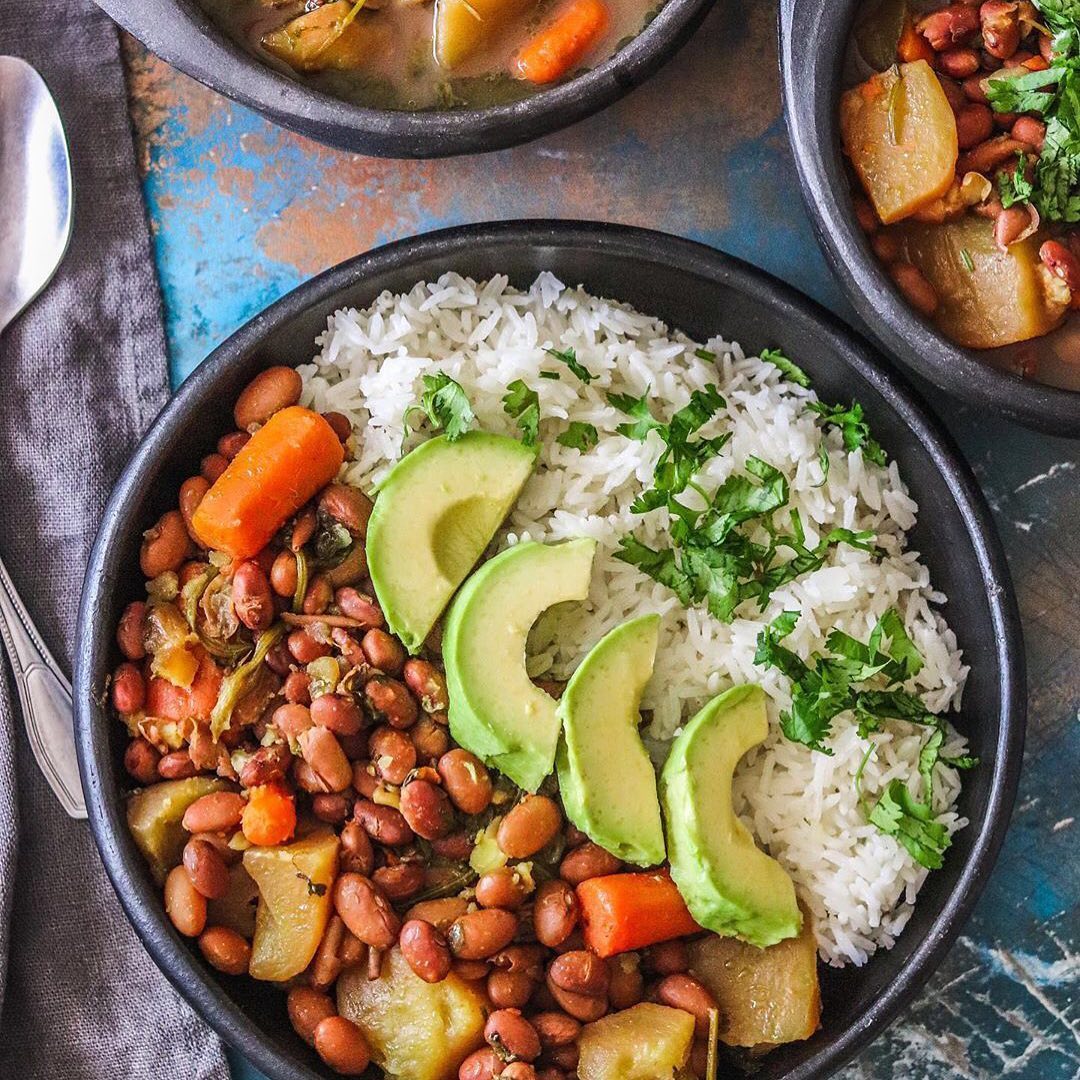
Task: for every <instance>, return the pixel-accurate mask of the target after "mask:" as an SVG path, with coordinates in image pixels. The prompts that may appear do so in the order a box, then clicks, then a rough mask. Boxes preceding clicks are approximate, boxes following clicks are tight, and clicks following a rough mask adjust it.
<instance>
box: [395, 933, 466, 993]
mask: <svg viewBox="0 0 1080 1080" xmlns="http://www.w3.org/2000/svg"><path fill="white" fill-rule="evenodd" d="M399 945H400V948H401V955H402V956H403V957H404V958H405V962H406V963H407V964H408V965H409V967H411V968H412V969H413V971H414V972H415V973H416V975H417V976H418V977H419V978H421V979H423V980H424V982H428V983H437V982H442V981H443V979H445V978H446V976H447V975H449V974H450V967H451V964H452V963H453V958H452V957H451V955H450V947H449V946H448V945H447V944H446V939H445V938H444V937H443V936H442V934H440V933H439V931H438V930H437V929H436V928H435V927H434V926H432V925H431V923H429V922H424V921H422V920H421V919H410V920H409V921H408V922H407V923H405V925H404V926H403V927H402V928H401V938H400V942H399Z"/></svg>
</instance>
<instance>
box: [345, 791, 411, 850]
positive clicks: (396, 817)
mask: <svg viewBox="0 0 1080 1080" xmlns="http://www.w3.org/2000/svg"><path fill="white" fill-rule="evenodd" d="M353 815H354V817H355V818H356V820H357V821H358V822H359V823H360V824H361V826H363V828H364V831H365V832H366V833H367V834H368V836H370V837H371V839H372V840H374V841H376V843H379V844H385V845H386V846H387V847H404V846H405V845H406V844H411V843H412V842H413V840H414V839H415V834H414V833H413V831H412V829H411V828H410V827H409V823H408V822H407V821H406V820H405V818H404V817H403V816H402V813H401V811H400V810H396V809H395V808H394V807H392V806H381V805H379V804H378V803H374V802H370V801H369V800H367V799H358V800H357V802H356V808H355V809H354V811H353Z"/></svg>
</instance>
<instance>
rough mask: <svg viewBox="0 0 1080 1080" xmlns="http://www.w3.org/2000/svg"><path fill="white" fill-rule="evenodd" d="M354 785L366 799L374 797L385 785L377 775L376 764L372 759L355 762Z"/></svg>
mask: <svg viewBox="0 0 1080 1080" xmlns="http://www.w3.org/2000/svg"><path fill="white" fill-rule="evenodd" d="M352 783H353V787H354V788H356V790H357V793H358V794H359V795H361V796H362V797H363V798H365V799H374V798H375V792H376V791H378V790H379V789H380V788H382V787H384V786H385V785H384V783H383V781H382V780H380V779H379V778H378V776H376V775H375V766H374V765H372V764H371V762H370V761H364V760H363V755H361V760H359V761H357V762H355V763H354V764H353V777H352Z"/></svg>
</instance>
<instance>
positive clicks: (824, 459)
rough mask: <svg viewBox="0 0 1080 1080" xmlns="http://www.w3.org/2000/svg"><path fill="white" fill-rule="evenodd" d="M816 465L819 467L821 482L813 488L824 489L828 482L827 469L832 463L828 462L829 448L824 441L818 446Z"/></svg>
mask: <svg viewBox="0 0 1080 1080" xmlns="http://www.w3.org/2000/svg"><path fill="white" fill-rule="evenodd" d="M817 459H818V464H819V465H820V466H821V482H820V483H817V484H815V485H814V487H824V486H825V485H826V484H827V483H828V482H829V468H830V466H831V465H832V462H831V461H830V460H829V446H828V444H827V443H826V442H825V440H824V439H822V440H821V445H820V446H818V451H817Z"/></svg>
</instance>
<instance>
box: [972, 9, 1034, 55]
mask: <svg viewBox="0 0 1080 1080" xmlns="http://www.w3.org/2000/svg"><path fill="white" fill-rule="evenodd" d="M979 19H980V20H981V22H982V35H983V48H984V49H985V50H986V51H987V52H988V53H989V54H990V55H991V56H993V57H995V58H996V59H998V60H1008V59H1010V58H1011V57H1012V56H1013V54H1014V53H1015V52H1016V50H1017V49H1018V48H1019V47H1020V38H1021V36H1022V34H1023V31H1022V30H1021V27H1020V5H1019V4H1018V3H1016V2H1015V0H987V2H986V3H985V4H983V5H982V6H981V7H980V8H979Z"/></svg>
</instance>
